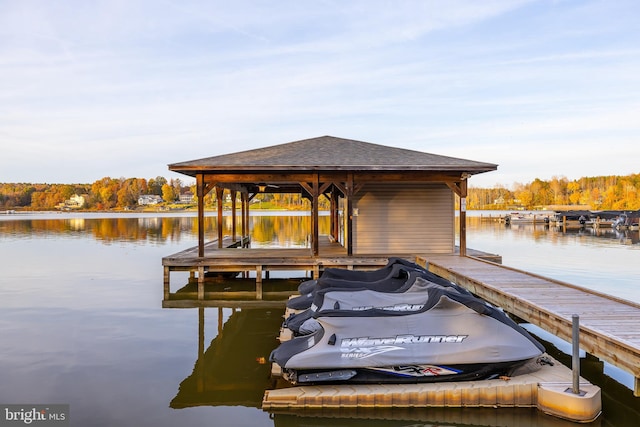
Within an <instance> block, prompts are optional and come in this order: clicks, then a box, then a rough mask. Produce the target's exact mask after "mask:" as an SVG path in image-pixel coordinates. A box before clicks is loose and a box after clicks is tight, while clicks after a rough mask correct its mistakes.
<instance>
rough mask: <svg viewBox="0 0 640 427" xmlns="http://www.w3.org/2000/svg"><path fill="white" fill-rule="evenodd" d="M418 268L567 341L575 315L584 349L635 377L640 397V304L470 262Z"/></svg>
mask: <svg viewBox="0 0 640 427" xmlns="http://www.w3.org/2000/svg"><path fill="white" fill-rule="evenodd" d="M418 263H422V264H423V265H425V264H428V268H429V270H430V271H432V272H434V273H436V274H438V275H440V276H443V277H445V278H447V279H449V280H451V281H453V282H455V283H458V284H460V285H462V286H464V287H465V288H467V289H469V290H470V291H471V292H473V293H474V294H476V295H478V296H480V297H481V298H483V299H485V300H487V301H489V302H490V303H492V304H495V305H497V306H499V307H501V308H503V309H504V310H505V311H506V312H509V313H511V314H513V315H515V316H517V317H520V318H521V319H523V320H525V321H527V322H529V323H531V324H534V325H537V326H539V327H541V328H542V329H544V330H546V331H548V332H550V333H552V334H553V335H555V336H557V337H560V338H562V339H564V340H567V341H571V336H572V315H573V314H577V315H578V316H580V347H581V348H582V349H583V350H585V351H586V352H588V353H590V354H592V355H594V356H596V357H598V358H600V359H602V360H604V361H607V362H609V363H611V364H612V365H614V366H617V367H619V368H621V369H624V370H625V371H627V372H629V373H631V374H632V375H633V376H634V378H635V382H634V395H635V396H639V395H640V304H636V303H634V302H631V301H626V300H623V299H619V298H615V297H613V296H610V295H606V294H602V293H599V292H596V291H591V290H589V289H585V288H581V287H578V286H576V285H573V284H570V283H565V282H561V281H558V280H553V279H550V278H547V277H543V276H539V275H536V274H533V273H528V272H525V271H521V270H517V269H514V268H509V267H505V266H503V265H497V264H494V263H491V262H486V261H483V260H479V259H475V258H470V257H459V256H450V255H429V256H421V257H418Z"/></svg>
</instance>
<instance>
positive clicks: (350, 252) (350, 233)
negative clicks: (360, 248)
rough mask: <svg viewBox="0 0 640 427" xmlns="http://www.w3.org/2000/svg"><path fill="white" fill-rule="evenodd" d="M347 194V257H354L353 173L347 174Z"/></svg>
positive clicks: (345, 213)
mask: <svg viewBox="0 0 640 427" xmlns="http://www.w3.org/2000/svg"><path fill="white" fill-rule="evenodd" d="M345 187H346V190H347V191H346V194H345V212H344V216H345V218H346V221H347V223H346V227H345V228H346V230H345V233H346V236H345V240H346V242H345V245H346V246H347V256H351V255H353V230H352V228H353V195H354V194H355V191H354V190H353V187H354V182H353V173H348V174H347V182H346V185H345Z"/></svg>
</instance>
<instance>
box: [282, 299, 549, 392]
mask: <svg viewBox="0 0 640 427" xmlns="http://www.w3.org/2000/svg"><path fill="white" fill-rule="evenodd" d="M423 293H426V294H428V298H426V301H425V303H424V305H423V306H422V307H421V308H420V309H418V310H410V311H402V310H398V311H397V310H385V309H381V308H373V309H365V310H360V311H358V310H342V309H337V310H324V311H323V312H322V314H319V313H318V314H317V315H316V317H315V320H316V321H317V322H318V325H319V328H318V329H317V330H316V331H314V332H313V333H310V334H308V335H304V336H298V337H294V338H293V339H291V340H289V341H285V342H283V343H281V344H280V345H279V346H278V347H277V348H276V349H275V350H274V351H273V352H272V353H271V356H270V360H271V361H272V362H275V363H277V364H278V365H280V366H281V367H282V369H283V373H284V375H285V378H286V379H288V380H289V381H291V382H293V383H296V384H305V383H323V382H332V383H333V382H337V383H340V382H355V383H367V382H376V383H398V382H400V383H401V382H440V381H464V380H478V379H487V378H493V377H496V376H500V375H507V376H513V375H516V374H518V373H521V372H524V371H532V370H535V369H537V368H538V367H539V365H538V363H537V362H538V361H539V360H541V359H542V358H541V356H542V354H543V353H544V347H543V346H542V345H541V344H540V343H538V342H537V341H536V340H535V339H534V338H533V337H531V336H530V335H529V334H528V333H527V332H526V331H525V330H524V329H522V328H521V327H520V326H518V325H517V324H516V323H515V322H514V321H512V320H511V319H510V318H509V317H507V316H506V315H505V314H504V313H503V312H502V311H500V310H498V309H497V308H495V307H492V306H491V305H489V304H487V303H486V302H484V301H483V300H481V299H478V298H476V297H473V296H472V295H466V294H461V293H458V292H456V291H455V290H452V289H446V288H443V287H430V288H428V289H427V290H426V291H423Z"/></svg>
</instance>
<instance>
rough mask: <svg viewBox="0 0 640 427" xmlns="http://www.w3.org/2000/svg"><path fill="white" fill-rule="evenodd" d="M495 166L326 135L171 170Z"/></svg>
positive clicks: (191, 172)
mask: <svg viewBox="0 0 640 427" xmlns="http://www.w3.org/2000/svg"><path fill="white" fill-rule="evenodd" d="M497 167H498V166H497V165H495V164H492V163H484V162H476V161H473V160H465V159H459V158H455V157H447V156H440V155H436V154H430V153H425V152H422V151H414V150H407V149H403V148H396V147H388V146H384V145H379V144H372V143H369V142H362V141H356V140H352V139H344V138H337V137H334V136H321V137H318V138H311V139H303V140H300V141H294V142H289V143H285V144H280V145H274V146H270V147H265V148H258V149H254V150H248V151H241V152H237V153H232V154H223V155H220V156H214V157H207V158H203V159H198V160H190V161H186V162H180V163H173V164H170V165H169V170H172V171H175V172H180V173H183V174H186V175H190V176H195V175H196V174H197V173H203V172H204V173H224V172H232V171H233V172H238V171H265V172H275V171H407V170H412V171H434V172H436V171H437V172H467V173H469V174H477V173H482V172H489V171H493V170H496V169H497Z"/></svg>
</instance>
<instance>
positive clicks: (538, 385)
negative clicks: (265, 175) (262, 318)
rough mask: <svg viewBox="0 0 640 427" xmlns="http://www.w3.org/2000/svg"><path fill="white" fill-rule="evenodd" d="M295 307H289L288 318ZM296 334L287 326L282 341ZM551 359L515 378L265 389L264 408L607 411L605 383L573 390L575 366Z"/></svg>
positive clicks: (563, 414) (590, 417)
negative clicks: (602, 386)
mask: <svg viewBox="0 0 640 427" xmlns="http://www.w3.org/2000/svg"><path fill="white" fill-rule="evenodd" d="M291 313H292V311H291V310H290V309H287V311H286V312H285V315H284V317H287V316H288V315H290V314H291ZM289 339H291V331H289V330H288V329H285V328H282V329H281V331H280V336H279V340H280V341H286V340H289ZM545 357H546V359H547V360H549V361H550V363H549V364H543V365H542V367H541V369H540V370H538V371H536V372H533V373H529V374H525V375H518V376H516V377H501V378H497V379H491V380H480V381H458V382H442V383H415V384H332V385H324V384H323V385H303V386H292V385H290V384H289V383H287V382H286V381H285V380H281V383H282V384H284V386H282V388H276V389H273V390H267V391H265V394H264V398H263V401H262V409H263V410H265V411H269V412H274V411H292V412H293V411H308V410H317V409H330V408H335V409H338V408H340V409H341V410H344V409H347V410H348V409H368V408H376V409H380V408H537V409H538V410H540V411H542V412H544V413H546V414H549V415H553V416H555V417H558V418H563V419H566V420H570V421H574V422H581V423H587V422H591V421H594V420H595V419H596V418H598V416H599V415H600V413H601V411H602V398H601V394H600V388H599V387H598V386H595V385H593V384H591V383H589V382H588V381H587V380H585V379H584V378H580V379H579V390H577V393H576V392H575V390H573V388H572V387H573V385H574V384H573V371H572V370H570V369H569V368H567V367H566V366H564V365H562V364H561V363H560V362H558V361H556V360H554V359H553V358H551V357H550V356H548V355H545ZM272 377H274V378H275V379H280V378H281V377H282V375H281V368H280V367H279V366H278V365H277V364H275V363H274V364H273V366H272Z"/></svg>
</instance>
